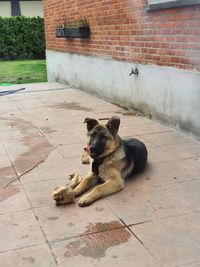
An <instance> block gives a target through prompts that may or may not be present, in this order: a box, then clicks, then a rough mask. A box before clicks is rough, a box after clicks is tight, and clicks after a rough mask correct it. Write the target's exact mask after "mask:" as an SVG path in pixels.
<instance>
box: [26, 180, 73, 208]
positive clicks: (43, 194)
mask: <svg viewBox="0 0 200 267" xmlns="http://www.w3.org/2000/svg"><path fill="white" fill-rule="evenodd" d="M67 181H68V178H67V175H66V177H64V178H57V179H52V180H46V181H40V182H33V183H27V184H24V185H23V186H24V189H25V191H26V194H27V197H28V199H29V201H30V202H31V205H32V207H42V206H48V205H52V204H54V200H53V199H52V197H51V194H52V192H53V191H54V188H55V187H56V186H61V185H65V184H66V183H67Z"/></svg>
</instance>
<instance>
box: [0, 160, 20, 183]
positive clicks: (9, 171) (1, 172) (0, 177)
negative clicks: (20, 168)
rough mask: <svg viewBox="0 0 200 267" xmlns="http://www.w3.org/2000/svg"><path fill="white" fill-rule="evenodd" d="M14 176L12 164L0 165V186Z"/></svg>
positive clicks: (15, 176) (14, 177)
mask: <svg viewBox="0 0 200 267" xmlns="http://www.w3.org/2000/svg"><path fill="white" fill-rule="evenodd" d="M16 178H17V175H16V172H15V170H14V168H13V166H12V165H7V166H4V167H0V187H3V186H5V185H6V184H7V183H9V182H10V181H12V180H13V179H16ZM14 184H19V182H18V181H16V182H15V183H14Z"/></svg>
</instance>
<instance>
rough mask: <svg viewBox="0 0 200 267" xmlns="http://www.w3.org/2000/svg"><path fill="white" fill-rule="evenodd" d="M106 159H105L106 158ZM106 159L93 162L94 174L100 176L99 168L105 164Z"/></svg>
mask: <svg viewBox="0 0 200 267" xmlns="http://www.w3.org/2000/svg"><path fill="white" fill-rule="evenodd" d="M104 158H105V157H104ZM104 158H99V159H94V160H93V162H92V172H93V173H94V174H96V175H98V174H99V166H100V165H101V164H102V163H103V160H104Z"/></svg>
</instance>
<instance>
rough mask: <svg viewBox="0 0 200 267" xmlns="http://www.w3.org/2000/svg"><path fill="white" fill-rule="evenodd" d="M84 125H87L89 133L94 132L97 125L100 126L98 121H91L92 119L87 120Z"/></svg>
mask: <svg viewBox="0 0 200 267" xmlns="http://www.w3.org/2000/svg"><path fill="white" fill-rule="evenodd" d="M84 123H87V130H88V132H89V131H90V130H92V129H93V128H94V127H95V126H96V125H97V124H99V123H98V121H97V120H95V119H90V118H86V119H85V120H84Z"/></svg>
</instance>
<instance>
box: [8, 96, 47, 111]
mask: <svg viewBox="0 0 200 267" xmlns="http://www.w3.org/2000/svg"><path fill="white" fill-rule="evenodd" d="M13 102H14V103H15V105H16V106H17V107H18V108H19V109H20V110H22V111H24V112H26V109H37V110H38V109H39V108H41V107H48V106H47V105H46V104H45V103H43V102H42V101H41V100H40V99H39V98H34V99H20V100H17V101H13Z"/></svg>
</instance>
